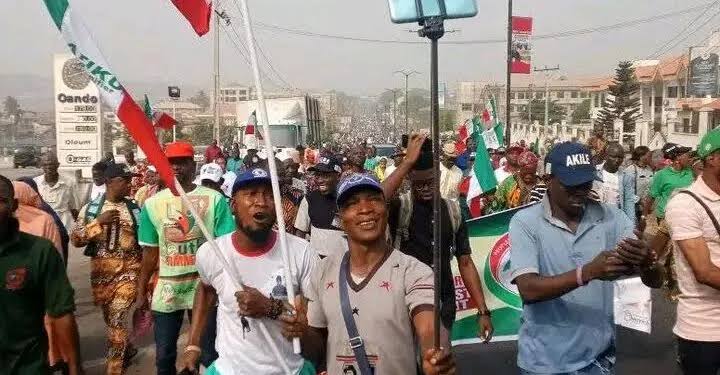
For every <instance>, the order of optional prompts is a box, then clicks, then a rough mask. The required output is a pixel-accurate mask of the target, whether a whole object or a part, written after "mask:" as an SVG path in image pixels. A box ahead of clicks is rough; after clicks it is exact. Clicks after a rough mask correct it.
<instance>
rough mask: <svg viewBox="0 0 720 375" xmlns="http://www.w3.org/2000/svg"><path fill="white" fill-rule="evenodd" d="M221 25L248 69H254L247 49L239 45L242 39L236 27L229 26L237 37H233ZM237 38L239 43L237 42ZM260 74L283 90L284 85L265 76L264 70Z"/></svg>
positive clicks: (226, 28)
mask: <svg viewBox="0 0 720 375" xmlns="http://www.w3.org/2000/svg"><path fill="white" fill-rule="evenodd" d="M220 25H221V27H222V29H223V31H225V34H226V35H227V37H228V39H230V42H232V44H233V46H234V47H235V50H236V51H237V53H238V54H239V55H240V56H241V57H242V58H243V61H244V62H245V65H247V66H248V67H252V65H251V63H250V59H249V58H248V57H247V55H246V53H247V52H246V49H245V48H242V47H241V46H240V45H238V41H240V43H242V39H240V37H239V35H238V34H237V31H236V30H235V29H234V26H232V23H230V24H229V25H230V27H231V29H232V30H233V32H234V33H235V37H233V35H232V34H231V33H230V31H228V27H227V26H225V25H223V24H222V23H220ZM235 38H237V39H238V41H236V40H235ZM243 47H244V45H243ZM260 74H261V75H262V76H263V77H264V78H265V79H266V80H267V81H268V82H269V83H271V84H272V85H273V86H275V87H279V88H283V86H282V85H280V84H278V83H277V82H275V81H274V80H273V79H272V78H270V77H268V76H267V74H265V72H264V71H263V70H262V69H261V70H260Z"/></svg>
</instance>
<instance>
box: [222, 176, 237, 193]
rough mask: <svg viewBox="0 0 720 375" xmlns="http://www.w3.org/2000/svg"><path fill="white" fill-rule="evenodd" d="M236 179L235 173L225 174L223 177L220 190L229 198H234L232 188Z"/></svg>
mask: <svg viewBox="0 0 720 375" xmlns="http://www.w3.org/2000/svg"><path fill="white" fill-rule="evenodd" d="M236 179H237V174H236V173H235V172H225V174H224V175H223V184H222V185H221V186H220V190H222V191H223V193H225V196H227V197H228V198H232V188H233V185H234V184H235V180H236Z"/></svg>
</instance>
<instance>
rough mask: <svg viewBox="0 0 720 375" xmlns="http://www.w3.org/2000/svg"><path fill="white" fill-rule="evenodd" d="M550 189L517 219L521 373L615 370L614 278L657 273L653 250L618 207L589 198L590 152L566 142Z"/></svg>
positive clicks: (514, 260)
mask: <svg viewBox="0 0 720 375" xmlns="http://www.w3.org/2000/svg"><path fill="white" fill-rule="evenodd" d="M545 160H546V173H548V174H549V179H548V191H547V195H546V196H545V197H544V198H543V200H542V202H541V203H540V204H536V205H533V206H531V207H529V208H526V209H524V210H521V211H520V212H518V213H517V214H515V216H514V217H513V218H512V220H511V221H510V243H511V244H512V247H511V252H510V273H509V274H510V280H512V282H513V283H515V284H517V287H518V290H519V291H520V296H521V298H522V300H523V315H522V325H521V326H520V332H519V334H518V359H517V363H518V366H519V367H520V372H521V374H566V373H573V374H593V375H594V374H598V375H600V374H603V375H605V374H613V373H614V370H613V368H614V363H615V325H614V320H613V283H612V282H611V280H615V279H617V278H618V277H621V276H625V275H631V274H636V273H638V272H641V273H643V274H645V273H648V272H650V270H651V269H652V266H653V263H654V262H653V261H652V259H653V256H652V252H651V251H650V250H649V249H648V246H647V245H646V243H645V242H644V241H641V240H638V239H637V238H636V237H635V235H634V234H633V229H634V227H635V226H634V224H633V223H632V222H631V221H630V219H629V218H628V217H627V215H625V214H624V213H622V211H620V210H619V209H618V208H617V206H614V205H606V204H601V203H597V202H595V201H592V200H590V199H588V194H589V192H590V189H591V187H592V183H593V180H594V179H595V173H596V172H595V167H594V166H593V164H592V161H591V155H590V151H589V150H588V149H587V148H586V147H585V146H583V145H581V144H579V143H571V142H565V143H561V144H558V145H557V146H555V147H554V148H553V150H552V151H551V152H550V153H549V154H548V155H547V157H546V159H545Z"/></svg>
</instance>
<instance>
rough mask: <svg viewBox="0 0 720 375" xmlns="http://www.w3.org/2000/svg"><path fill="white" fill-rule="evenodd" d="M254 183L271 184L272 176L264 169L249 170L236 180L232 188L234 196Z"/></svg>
mask: <svg viewBox="0 0 720 375" xmlns="http://www.w3.org/2000/svg"><path fill="white" fill-rule="evenodd" d="M254 182H264V183H267V184H270V174H269V173H268V172H267V171H266V170H264V169H262V168H253V169H248V170H247V171H245V172H244V173H243V174H241V175H238V176H237V178H236V179H235V182H234V183H233V187H232V195H233V196H234V195H235V193H236V192H237V191H238V190H240V189H242V188H244V187H245V186H247V185H250V184H252V183H254Z"/></svg>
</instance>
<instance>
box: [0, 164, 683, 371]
mask: <svg viewBox="0 0 720 375" xmlns="http://www.w3.org/2000/svg"><path fill="white" fill-rule="evenodd" d="M40 173H41V172H40V170H39V169H34V168H27V169H12V168H0V174H2V175H4V176H6V177H8V178H10V179H15V178H18V177H20V176H36V175H38V174H40ZM70 254H71V255H70V257H69V258H70V259H69V267H68V275H69V277H70V281H71V282H72V284H73V286H74V287H75V300H76V304H77V312H76V317H77V320H78V326H79V329H80V347H81V353H82V358H83V361H84V365H85V368H86V371H87V375H101V374H103V370H104V352H105V340H106V339H105V337H106V335H105V325H104V323H103V319H102V315H101V313H100V310H99V309H98V308H96V307H95V306H94V305H93V303H92V295H91V293H90V284H89V277H90V276H89V272H90V269H89V261H88V258H87V257H85V256H83V255H82V251H81V250H79V249H71V252H70ZM674 321H675V307H674V305H672V304H670V303H669V302H668V301H667V300H666V299H665V297H664V295H663V294H662V293H661V292H655V293H653V327H652V331H653V333H652V334H651V335H647V334H644V333H639V332H635V331H630V330H628V329H624V328H618V355H617V357H618V368H617V373H618V374H619V375H638V374H652V375H676V374H677V375H680V374H681V373H680V371H679V370H678V367H677V363H676V362H675V358H676V356H675V343H674V340H673V336H672V325H673V323H674ZM181 340H184V338H183V339H181ZM183 342H184V341H183ZM138 346H139V347H140V349H141V350H140V354H139V355H138V356H137V357H136V358H135V360H134V361H133V364H132V365H131V367H130V368H129V369H128V372H127V373H128V374H130V375H135V374H138V375H139V374H142V375H150V374H154V373H155V369H154V358H155V353H154V348H153V344H152V337H146V338H144V339H143V340H141V341H140V342H138ZM455 353H456V355H457V362H458V369H459V374H492V375H495V374H517V367H516V365H515V356H516V355H517V345H516V343H515V342H503V343H490V344H487V345H482V344H475V345H463V346H459V347H456V348H455Z"/></svg>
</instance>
